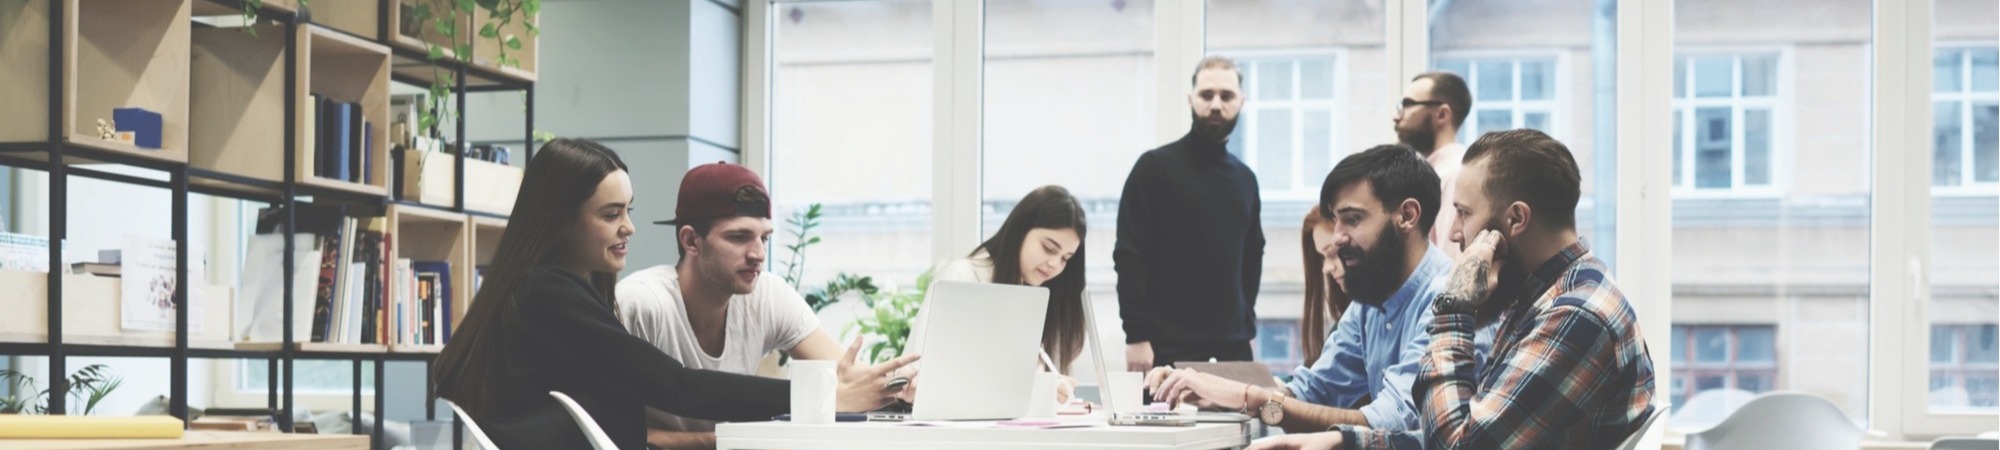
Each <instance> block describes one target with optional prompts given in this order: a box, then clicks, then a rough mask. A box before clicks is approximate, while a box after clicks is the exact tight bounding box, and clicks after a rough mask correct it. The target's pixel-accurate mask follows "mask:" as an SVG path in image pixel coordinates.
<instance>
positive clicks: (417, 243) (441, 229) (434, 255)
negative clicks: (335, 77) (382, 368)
mask: <svg viewBox="0 0 2000 450" xmlns="http://www.w3.org/2000/svg"><path fill="white" fill-rule="evenodd" d="M389 223H390V225H389V227H390V233H391V234H392V235H393V236H394V239H395V247H396V248H395V249H394V250H393V251H392V252H391V253H392V254H393V255H394V257H393V258H391V259H390V261H394V260H396V259H409V260H411V261H444V262H445V263H447V264H450V265H451V272H452V273H451V280H449V281H448V283H450V288H451V297H452V304H451V305H449V306H448V307H450V308H451V313H452V320H453V322H454V323H453V325H456V322H457V321H458V320H459V319H460V318H463V317H465V305H466V304H467V303H468V301H467V299H468V298H470V297H469V296H468V295H467V294H468V293H470V292H471V291H472V285H471V283H469V282H468V280H471V278H470V276H469V274H471V273H472V272H471V269H472V266H471V265H470V264H467V262H468V261H469V260H470V258H471V257H472V255H471V250H470V249H471V239H472V233H470V232H469V230H468V228H467V225H468V222H467V221H466V216H465V215H464V214H460V213H453V212H449V211H443V210H438V209H432V208H426V207H421V206H410V205H403V204H396V205H391V206H390V207H389ZM411 347H412V348H413V349H414V350H412V351H413V352H421V349H423V348H426V347H430V346H421V345H419V346H411Z"/></svg>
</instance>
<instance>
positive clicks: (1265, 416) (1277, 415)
mask: <svg viewBox="0 0 2000 450" xmlns="http://www.w3.org/2000/svg"><path fill="white" fill-rule="evenodd" d="M1284 400H1285V396H1283V395H1278V393H1277V392H1272V393H1271V399H1270V400H1265V401H1264V406H1263V407H1260V408H1257V418H1258V419H1260V420H1263V421H1264V424H1265V425H1277V424H1278V422H1282V421H1284V420H1285V403H1284Z"/></svg>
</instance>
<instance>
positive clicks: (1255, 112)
mask: <svg viewBox="0 0 2000 450" xmlns="http://www.w3.org/2000/svg"><path fill="white" fill-rule="evenodd" d="M1202 3H1203V5H1204V6H1205V10H1204V11H1205V20H1203V21H1202V23H1203V24H1204V33H1205V35H1204V41H1205V44H1206V49H1205V51H1206V53H1208V54H1212V55H1223V56H1229V57H1232V58H1236V59H1237V60H1238V62H1239V63H1241V64H1240V66H1241V67H1242V69H1243V75H1244V82H1243V84H1244V92H1243V94H1244V97H1245V99H1244V102H1243V113H1242V116H1241V117H1240V118H1239V119H1238V121H1237V125H1236V132H1235V133H1234V134H1232V135H1230V150H1231V152H1232V153H1234V154H1236V155H1237V156H1238V157H1239V158H1242V159H1243V163H1244V164H1245V165H1248V166H1250V169H1251V170H1252V171H1255V172H1256V173H1257V181H1258V183H1259V184H1261V185H1262V186H1260V188H1261V192H1260V194H1261V196H1262V198H1263V202H1264V211H1263V222H1264V241H1265V242H1266V244H1265V247H1264V274H1263V277H1262V279H1263V287H1262V290H1261V291H1260V292H1259V293H1258V295H1257V318H1258V319H1259V320H1260V321H1285V322H1296V321H1298V318H1299V315H1300V313H1301V312H1302V309H1303V306H1304V303H1303V301H1302V300H1303V298H1304V293H1305V277H1306V276H1308V275H1307V273H1308V272H1310V273H1313V274H1317V273H1319V268H1317V267H1314V268H1310V269H1306V268H1304V267H1303V264H1304V261H1302V260H1301V258H1299V254H1300V251H1301V250H1300V248H1299V242H1300V241H1299V233H1300V226H1301V220H1302V219H1303V218H1304V217H1305V214H1306V212H1307V211H1310V210H1311V209H1312V206H1313V204H1315V203H1317V202H1318V200H1319V186H1320V183H1321V182H1323V181H1325V180H1326V174H1327V172H1329V171H1331V170H1332V169H1333V166H1334V165H1335V164H1338V163H1339V162H1340V159H1341V158H1342V157H1345V156H1347V155H1349V154H1353V153H1355V152H1358V151H1361V150H1363V149H1367V148H1368V147H1372V146H1375V145H1378V144H1387V143H1393V142H1396V133H1395V129H1394V127H1393V126H1391V124H1390V122H1389V119H1390V117H1392V116H1393V115H1394V113H1395V110H1394V109H1392V107H1393V106H1394V105H1395V104H1396V101H1397V100H1398V99H1400V98H1401V92H1400V91H1390V90H1389V89H1388V87H1389V86H1390V85H1391V84H1392V83H1391V80H1389V78H1388V77H1387V76H1384V75H1385V74H1387V73H1389V70H1390V68H1391V65H1390V64H1389V62H1388V61H1389V58H1390V55H1389V54H1388V52H1387V45H1386V41H1385V39H1386V36H1385V35H1384V30H1385V27H1386V26H1387V25H1386V24H1387V20H1386V18H1385V16H1384V15H1383V11H1382V9H1381V8H1379V7H1370V6H1363V5H1362V4H1360V3H1355V2H1351V1H1344V0H1202ZM1190 69H1191V68H1190ZM1184 70H1185V69H1184ZM1182 79H1185V78H1182ZM1171 107H1175V108H1186V103H1185V101H1182V102H1178V103H1176V104H1174V105H1172V106H1171ZM1314 276H1317V275H1314ZM1272 323H1274V322H1267V323H1265V324H1264V325H1270V324H1272ZM1270 332H1276V330H1275V329H1272V328H1269V327H1267V326H1260V327H1259V330H1258V337H1257V341H1256V342H1255V344H1256V345H1255V347H1257V348H1258V350H1260V352H1259V356H1258V360H1259V361H1260V362H1263V363H1264V364H1266V365H1268V366H1271V368H1272V369H1273V373H1274V374H1285V373H1290V369H1291V368H1292V367H1296V366H1297V364H1298V359H1297V358H1298V357H1297V356H1295V355H1296V354H1280V353H1277V352H1263V351H1261V350H1265V349H1266V348H1268V347H1271V346H1273V345H1278V344H1276V343H1285V344H1284V345H1288V346H1292V347H1296V346H1297V345H1298V344H1297V342H1298V341H1296V340H1290V341H1286V340H1282V339H1272V338H1274V337H1276V336H1271V337H1267V336H1264V334H1265V333H1270ZM1294 333H1295V331H1294ZM1272 350H1275V349H1274V348H1273V349H1272Z"/></svg>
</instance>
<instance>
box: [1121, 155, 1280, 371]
mask: <svg viewBox="0 0 2000 450" xmlns="http://www.w3.org/2000/svg"><path fill="white" fill-rule="evenodd" d="M1223 144H1224V143H1223V142H1222V141H1211V140H1208V139H1203V138H1201V137H1199V136H1196V135H1195V134H1194V133H1192V132H1190V133H1189V134H1188V135H1187V136H1183V137H1181V139H1180V140H1178V141H1174V142H1172V143H1169V144H1167V145H1164V146H1161V147H1160V148H1158V149H1154V150H1152V151H1148V152H1146V153H1145V154H1143V155H1140V156H1139V161H1138V162H1137V163H1134V164H1133V165H1132V173H1131V175H1129V176H1127V177H1126V178H1125V193H1124V195H1123V197H1122V198H1120V199H1119V201H1118V244H1117V248H1116V249H1115V250H1114V251H1113V252H1112V255H1111V257H1112V261H1113V262H1114V264H1115V265H1116V267H1117V270H1118V310H1119V311H1118V315H1119V317H1120V318H1121V319H1123V320H1124V328H1125V341H1126V342H1127V343H1136V342H1153V341H1162V342H1189V343H1214V342H1242V341H1247V340H1250V339H1251V338H1253V337H1255V336H1256V330H1257V328H1256V321H1257V313H1256V310H1255V309H1256V306H1257V289H1258V282H1259V279H1260V277H1262V276H1263V272H1264V231H1263V225H1262V224H1261V221H1260V220H1259V219H1258V214H1259V213H1260V212H1261V209H1262V208H1263V204H1262V200H1261V199H1259V198H1258V196H1257V193H1258V192H1257V175H1256V174H1254V173H1251V172H1250V168H1249V167H1247V166H1244V165H1243V162H1242V161H1241V160H1238V159H1236V156H1235V155H1231V154H1230V153H1229V151H1228V149H1227V148H1225V147H1224V145H1223Z"/></svg>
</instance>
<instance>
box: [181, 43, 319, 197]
mask: <svg viewBox="0 0 2000 450" xmlns="http://www.w3.org/2000/svg"><path fill="white" fill-rule="evenodd" d="M256 30H257V34H256V35H251V34H249V33H245V32H244V31H243V30H242V29H240V28H197V29H195V30H194V37H193V40H194V57H193V58H194V59H193V69H192V72H193V83H192V85H191V86H190V87H189V89H190V90H191V91H192V94H193V97H194V98H193V102H192V108H191V109H190V111H189V112H190V115H191V116H192V125H193V126H192V127H190V129H189V133H188V136H189V144H190V145H191V148H190V149H189V153H188V164H190V165H192V166H194V167H199V168H203V169H209V170H215V171H219V172H225V173H230V174H235V175H241V176H246V177H250V178H256V179H261V180H265V181H271V182H278V181H283V180H284V172H283V170H284V164H285V159H284V142H285V126H286V124H285V120H284V119H285V114H284V112H285V56H286V55H285V40H284V34H283V33H284V32H285V28H284V27H283V26H279V25H263V26H258V27H256ZM300 120H304V119H303V118H300ZM191 182H194V183H216V182H215V181H213V180H208V179H202V178H197V179H195V180H192V181H191Z"/></svg>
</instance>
